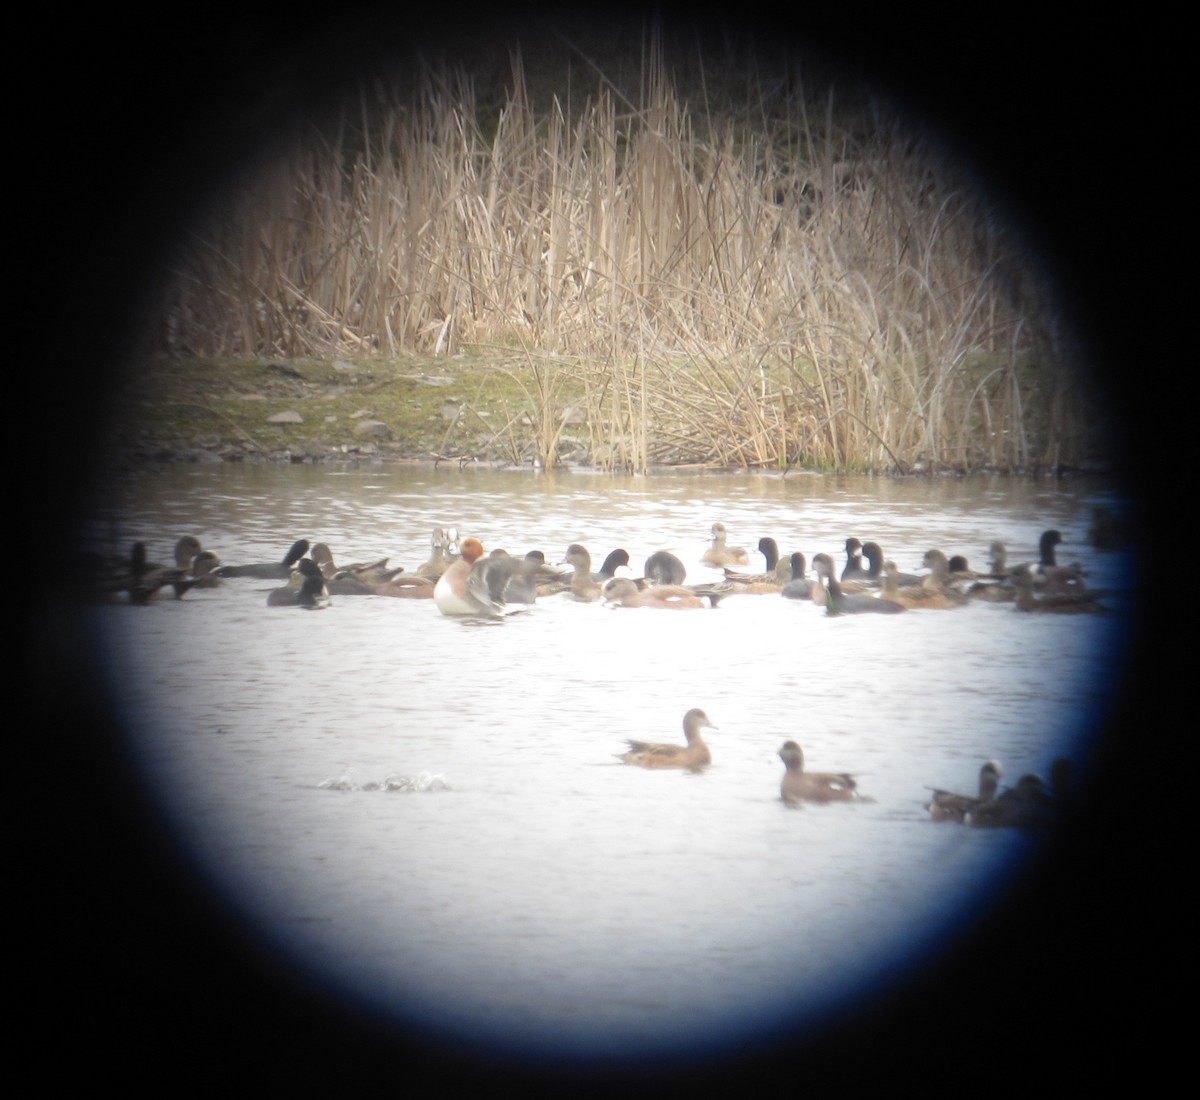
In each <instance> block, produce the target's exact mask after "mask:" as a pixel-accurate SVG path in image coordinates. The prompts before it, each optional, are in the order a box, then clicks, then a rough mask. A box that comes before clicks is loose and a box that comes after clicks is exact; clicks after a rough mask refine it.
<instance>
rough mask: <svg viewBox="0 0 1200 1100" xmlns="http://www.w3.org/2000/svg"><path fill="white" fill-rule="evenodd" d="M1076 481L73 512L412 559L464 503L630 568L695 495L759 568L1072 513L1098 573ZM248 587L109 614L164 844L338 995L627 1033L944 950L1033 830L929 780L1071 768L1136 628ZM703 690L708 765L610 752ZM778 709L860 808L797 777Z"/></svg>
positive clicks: (463, 1019) (293, 470) (457, 519)
mask: <svg viewBox="0 0 1200 1100" xmlns="http://www.w3.org/2000/svg"><path fill="white" fill-rule="evenodd" d="M1097 503H1109V498H1107V497H1106V496H1105V495H1104V494H1103V492H1102V491H1101V490H1100V489H1098V488H1097V487H1096V486H1088V485H1082V484H1067V485H1065V486H1062V485H1057V484H1036V483H1026V482H1014V481H1009V480H998V481H996V482H984V481H956V480H946V481H929V480H926V481H891V480H861V481H853V480H844V479H836V478H815V477H809V476H803V475H799V476H797V475H789V476H788V477H786V478H779V477H770V476H733V475H730V476H701V477H696V476H655V477H650V478H641V479H619V478H618V479H612V478H608V477H597V476H588V475H581V474H570V475H560V476H556V477H554V478H547V477H536V476H533V475H531V474H529V473H528V472H524V473H520V472H494V471H472V470H466V471H463V472H461V473H460V472H458V471H453V470H451V471H436V472H435V471H413V470H406V469H395V468H385V467H375V468H367V469H362V468H348V469H325V468H319V467H298V468H297V467H271V468H261V467H256V468H241V467H232V466H214V467H209V466H201V467H171V468H166V469H161V470H160V469H155V470H154V471H153V474H152V475H148V474H145V473H143V474H141V475H138V476H130V477H129V478H128V479H127V480H125V481H123V482H121V483H118V484H116V485H114V486H113V490H112V495H111V498H110V499H109V500H108V501H107V502H106V506H105V507H104V508H103V509H100V510H98V513H97V517H96V521H95V523H94V526H93V535H94V538H95V540H96V541H97V542H100V543H106V544H111V545H113V546H115V547H119V548H124V547H126V546H127V545H128V544H129V543H131V542H132V541H133V540H134V539H135V538H141V539H145V540H146V541H147V542H148V543H149V544H150V547H151V550H152V556H155V557H157V558H159V559H160V560H165V559H167V557H168V555H169V552H170V548H171V547H172V546H173V544H174V541H175V539H176V538H177V537H178V536H179V535H181V534H184V533H190V534H194V535H197V536H198V537H199V538H200V539H201V540H202V542H203V543H204V545H205V546H206V547H208V548H211V549H214V550H216V551H218V552H219V553H220V554H221V556H222V558H223V560H224V561H226V562H228V563H231V564H236V563H239V562H245V561H260V560H273V559H277V558H279V557H280V556H281V555H282V554H283V552H284V550H285V549H286V548H287V546H288V545H290V543H291V542H292V540H293V539H294V538H296V537H300V536H305V537H308V538H310V539H311V540H313V541H317V540H323V541H326V542H328V543H330V544H331V546H332V548H333V551H334V553H335V555H336V556H337V558H338V560H339V561H346V562H349V561H352V560H373V559H374V558H376V557H379V556H383V555H388V556H389V557H391V559H392V561H393V563H394V564H405V565H408V566H410V567H415V566H416V565H418V564H419V563H420V562H422V561H424V560H425V558H426V557H428V552H429V532H430V530H431V529H432V528H433V527H435V526H442V525H448V524H454V525H456V526H457V527H458V528H459V530H460V532H462V533H463V534H464V535H465V534H468V533H470V534H474V535H476V536H477V537H479V538H481V540H482V541H483V542H484V545H485V547H486V548H487V549H489V550H490V549H491V548H493V547H496V546H503V547H505V548H506V549H508V550H510V551H511V552H513V553H524V551H525V550H527V549H530V548H532V547H535V546H536V547H538V548H541V549H543V550H544V551H545V552H546V555H547V558H548V559H549V560H551V561H557V560H559V559H560V558H561V556H562V554H563V552H564V551H565V549H566V547H567V545H568V544H569V543H571V542H582V543H583V544H585V545H586V546H587V547H588V548H589V549H590V550H591V552H592V556H593V559H594V560H595V561H596V562H597V563H598V562H599V561H600V560H601V559H602V558H603V556H604V555H605V554H606V553H607V552H608V551H609V550H610V549H613V548H614V547H617V546H623V547H625V548H626V549H627V550H628V551H629V554H630V557H631V559H632V562H633V567H634V570H635V571H636V572H640V567H641V564H642V562H643V560H644V558H645V556H646V555H647V554H649V553H650V552H652V551H654V550H657V549H671V550H673V551H674V552H675V553H677V554H678V555H679V556H680V557H681V558H683V560H684V562H685V564H686V565H687V568H688V579H689V580H701V579H711V578H713V577H714V576H715V574H714V573H713V571H711V570H706V569H705V568H704V567H703V566H702V565H701V564H700V563H699V558H700V555H701V554H702V553H703V551H704V549H705V548H706V546H707V535H708V530H709V527H710V526H711V524H712V522H713V521H714V520H718V519H719V520H721V521H723V522H724V523H725V524H726V525H727V526H728V528H729V531H730V544H731V545H743V546H746V547H748V548H749V549H750V550H751V557H752V561H754V562H757V561H761V559H760V558H759V557H758V556H757V555H756V554H754V552H753V547H754V546H755V544H756V543H757V541H758V538H759V537H760V536H761V535H766V534H769V535H772V536H773V537H775V538H776V539H777V540H778V541H779V543H780V546H781V549H783V550H784V551H785V552H790V551H791V550H793V549H800V550H803V551H804V552H805V553H806V554H807V556H808V557H809V558H810V559H811V557H812V555H813V554H814V553H816V552H817V551H819V550H825V551H828V552H830V553H834V554H836V556H837V558H838V560H839V562H840V560H841V556H842V555H841V546H842V544H843V542H844V541H845V539H846V537H847V536H848V535H856V536H857V537H859V538H861V539H864V540H866V539H874V540H875V541H878V542H880V543H881V544H882V545H883V547H884V550H885V553H886V554H887V555H888V556H889V557H891V558H894V559H895V560H896V562H897V563H898V565H899V566H900V568H901V569H903V570H909V571H916V570H917V569H919V567H920V563H921V558H922V556H923V554H924V552H925V550H927V549H929V548H930V547H931V546H938V547H940V548H942V549H944V550H945V551H946V552H947V553H965V554H966V555H967V556H968V557H969V558H970V559H971V561H972V563H973V564H975V565H976V566H979V567H983V566H985V565H986V558H987V548H988V545H989V544H990V542H991V541H992V540H994V539H997V538H1000V539H1003V540H1004V541H1005V542H1006V543H1007V545H1008V549H1009V560H1010V562H1018V561H1022V560H1029V559H1032V558H1035V557H1036V546H1037V539H1038V536H1039V535H1040V534H1041V532H1042V531H1043V530H1045V529H1046V528H1048V527H1057V528H1059V529H1060V530H1061V531H1062V532H1063V535H1064V545H1063V546H1062V547H1060V561H1072V560H1076V559H1078V560H1082V561H1083V562H1084V563H1085V565H1086V566H1087V567H1088V569H1089V571H1090V573H1089V582H1090V583H1091V584H1093V585H1094V586H1097V587H1120V586H1122V585H1125V584H1126V581H1127V579H1126V577H1125V576H1124V572H1125V570H1126V568H1127V563H1126V562H1125V561H1124V559H1123V558H1121V557H1120V556H1118V555H1113V554H1106V555H1102V554H1098V553H1096V552H1094V551H1092V550H1091V548H1090V547H1088V546H1087V545H1086V544H1085V543H1084V536H1085V533H1086V530H1087V526H1088V523H1089V521H1090V508H1091V506H1092V505H1093V504H1097ZM756 568H757V566H756ZM271 587H273V583H272V582H263V581H254V580H230V581H227V582H226V583H225V584H224V585H223V586H222V587H220V588H218V589H215V590H211V591H194V592H192V593H189V594H188V596H186V597H185V598H184V599H183V600H179V601H176V600H170V599H167V600H162V601H160V602H158V603H157V604H155V605H154V606H152V607H148V608H141V607H130V606H120V605H118V606H110V607H102V608H97V609H96V610H95V612H94V620H95V622H96V624H97V627H98V629H99V630H100V631H101V634H102V636H103V637H104V638H105V639H106V642H107V646H106V649H107V652H108V654H109V664H110V668H111V678H112V681H113V683H114V684H115V685H116V688H117V692H118V695H119V697H120V699H121V700H122V708H123V711H124V713H125V715H126V716H127V723H126V724H127V726H128V729H129V739H130V745H131V749H132V754H133V757H134V759H135V760H136V761H137V765H138V768H139V770H140V773H141V775H142V776H143V777H144V782H145V785H146V788H147V789H148V790H149V791H150V792H151V794H152V797H153V799H154V800H155V801H156V803H157V804H158V806H159V807H160V810H161V813H162V814H163V815H164V817H165V819H166V821H167V822H168V824H169V828H170V831H171V833H172V835H173V837H174V838H175V840H176V842H177V843H178V845H179V847H180V849H181V851H182V852H184V853H186V854H187V855H188V857H189V858H190V859H191V860H192V861H193V863H194V865H195V867H196V868H197V871H198V873H199V874H201V875H202V876H204V877H205V878H206V879H208V880H210V881H211V882H213V883H214V889H215V890H216V892H217V893H218V894H219V896H220V897H221V899H222V900H223V902H224V903H225V904H227V905H228V906H230V907H231V908H232V909H233V910H234V911H235V912H236V913H237V914H238V915H239V918H240V919H241V920H243V921H244V922H246V924H247V925H248V926H249V927H251V928H252V929H254V930H255V932H256V934H258V935H260V936H261V937H262V938H263V940H264V941H265V942H267V943H269V944H270V945H271V947H272V950H273V951H276V952H278V953H279V954H280V955H281V956H283V957H284V958H285V959H286V960H287V961H288V964H289V965H291V966H294V967H295V968H296V969H297V970H298V971H299V972H301V973H303V974H304V975H306V976H307V977H308V978H309V979H311V980H312V981H314V982H316V983H317V984H318V985H320V986H322V987H323V988H326V989H329V990H331V991H332V995H334V996H337V997H344V998H348V999H350V1000H351V1001H353V1002H355V1003H363V1004H366V1005H368V1006H369V1007H370V1009H371V1010H372V1011H373V1012H374V1013H376V1014H377V1015H378V1016H380V1017H381V1018H383V1019H384V1020H388V1021H395V1022H396V1023H398V1024H400V1025H403V1026H414V1025H420V1026H423V1027H429V1028H432V1029H433V1031H434V1033H437V1034H441V1035H444V1036H448V1037H449V1038H450V1039H451V1040H452V1041H455V1042H463V1043H467V1044H469V1045H471V1046H472V1047H475V1048H494V1049H510V1050H524V1051H536V1052H553V1053H555V1054H560V1055H564V1054H565V1055H566V1056H568V1057H576V1056H587V1057H599V1058H601V1059H613V1060H620V1059H625V1058H630V1057H636V1056H646V1057H654V1056H659V1055H662V1054H664V1053H682V1054H685V1055H686V1054H687V1053H688V1052H689V1051H692V1050H696V1049H700V1048H703V1049H706V1050H710V1051H711V1050H713V1049H720V1048H722V1047H724V1046H728V1047H734V1046H738V1045H744V1044H746V1043H747V1042H749V1041H752V1040H762V1039H763V1038H765V1037H769V1036H770V1035H771V1034H773V1033H774V1032H776V1031H777V1030H779V1029H784V1028H786V1029H789V1030H792V1031H795V1030H796V1029H803V1028H805V1027H809V1026H813V1025H814V1023H815V1021H817V1020H826V1019H828V1018H829V1016H830V1015H831V1014H833V1013H836V1012H839V1011H853V1010H854V1008H855V1006H856V1005H858V1004H860V1003H861V999H862V998H864V997H870V996H873V995H875V994H877V993H879V992H880V991H883V990H886V989H887V988H888V987H889V985H891V984H894V983H895V982H896V981H899V980H902V979H903V978H904V976H905V975H906V974H907V973H908V972H909V971H910V969H911V968H915V967H919V966H920V965H922V962H923V960H925V959H926V958H928V957H929V956H930V955H931V953H936V952H937V951H939V950H942V949H943V948H944V947H945V946H946V945H947V944H949V943H953V942H954V940H955V938H956V937H957V936H959V935H961V934H962V933H963V931H964V930H965V929H967V928H968V927H969V926H970V924H971V922H972V920H974V919H977V918H978V917H979V916H980V915H981V914H982V913H984V912H985V911H986V906H987V902H988V899H991V898H993V897H995V896H997V891H1000V892H1001V893H1002V892H1003V888H1004V884H1005V883H1006V882H1008V881H1010V880H1011V879H1012V878H1013V877H1014V876H1015V875H1016V874H1017V873H1018V871H1019V868H1020V867H1021V866H1022V864H1023V863H1024V862H1025V861H1027V860H1028V859H1029V858H1031V855H1032V852H1033V849H1034V846H1035V845H1036V843H1037V841H1036V839H1034V838H1030V837H1027V836H1023V835H1017V834H1015V833H1006V832H999V831H997V832H990V831H976V830H968V829H964V828H962V827H958V826H953V825H935V824H933V823H931V822H930V821H929V820H928V818H927V816H926V814H925V812H924V809H923V806H924V803H925V800H926V798H927V794H928V792H927V790H926V787H927V786H931V785H932V786H939V787H949V788H953V789H956V790H966V791H970V790H973V789H974V787H975V785H976V782H977V774H978V769H979V766H980V764H981V763H982V762H983V760H985V759H987V758H989V757H994V758H997V759H999V760H1000V761H1001V763H1002V764H1003V767H1004V770H1005V776H1006V779H1007V780H1009V781H1012V782H1015V780H1016V779H1017V778H1018V777H1019V776H1020V775H1021V774H1023V773H1025V772H1028V771H1035V772H1039V773H1041V774H1043V775H1045V774H1046V773H1047V771H1048V768H1049V764H1050V762H1051V761H1052V760H1053V758H1054V757H1056V756H1058V755H1064V754H1065V755H1068V756H1070V757H1071V758H1072V759H1073V761H1074V762H1075V763H1076V765H1077V774H1079V775H1081V776H1083V777H1086V773H1087V767H1088V763H1089V759H1090V755H1091V750H1092V746H1091V743H1090V738H1089V734H1090V731H1091V729H1092V727H1093V725H1094V724H1095V721H1096V718H1097V716H1098V715H1099V714H1100V713H1101V712H1102V711H1103V709H1104V707H1105V705H1106V703H1107V702H1108V700H1109V694H1110V691H1111V688H1112V685H1113V684H1114V683H1115V682H1116V681H1117V680H1118V678H1119V671H1120V662H1121V656H1122V654H1121V647H1120V644H1119V641H1120V638H1121V636H1122V630H1123V626H1124V618H1123V616H1122V615H1121V614H1117V615H1114V616H1111V617H1095V616H1036V615H1021V614H1017V613H1015V612H1014V611H1013V609H1012V607H1011V605H1002V606H992V605H985V604H973V605H970V606H967V607H965V608H962V609H957V610H954V611H949V612H947V611H914V612H910V613H908V614H906V615H899V616H870V615H868V616H857V617H845V618H832V619H831V618H828V617H826V616H825V615H824V614H823V613H822V612H821V611H820V610H819V609H818V608H816V607H814V606H812V605H810V604H797V603H794V602H791V601H786V600H783V599H782V598H779V597H774V596H742V597H737V598H732V599H729V600H727V601H725V602H724V603H723V604H722V606H721V607H720V608H718V609H716V610H706V611H694V612H685V613H675V614H664V613H661V612H659V613H656V612H653V611H649V610H631V609H612V608H606V607H602V606H600V605H598V604H591V605H584V604H579V603H576V602H573V601H571V600H570V599H569V598H568V597H566V596H560V597H552V598H549V599H544V600H542V601H539V603H538V605H537V607H536V608H535V609H534V610H533V611H532V612H530V613H529V614H527V615H521V616H515V617H513V618H512V619H509V620H506V621H504V622H502V623H496V624H479V623H473V622H467V621H459V620H453V619H447V618H444V617H443V616H441V615H440V614H439V613H438V612H437V610H436V608H435V607H434V605H433V603H432V602H431V601H424V600H396V599H386V598H380V597H360V598H352V597H344V598H338V599H335V600H334V603H333V606H332V607H331V608H329V609H328V610H325V611H320V612H316V613H310V612H304V611H297V610H291V609H268V608H267V607H266V591H267V590H268V589H269V588H271ZM1117 606H1120V601H1118V604H1117ZM692 706H701V707H703V708H704V709H705V710H706V711H707V713H708V714H709V716H710V718H711V719H712V720H713V721H714V722H715V723H716V724H717V725H718V726H719V727H720V728H719V730H716V731H710V732H709V733H708V734H706V740H707V741H708V743H709V745H710V747H711V749H712V752H713V758H714V763H713V766H712V767H711V768H710V769H709V770H708V771H706V772H705V773H704V774H700V775H693V774H690V773H682V774H679V773H672V772H647V771H642V770H640V769H635V768H629V767H626V766H624V765H622V764H620V763H619V762H618V761H617V760H616V759H615V754H617V753H618V752H620V751H621V750H622V748H623V747H624V746H623V741H624V739H625V738H628V737H637V738H648V739H652V740H676V739H681V738H682V732H681V729H680V723H681V719H682V715H683V713H684V711H685V710H687V709H688V708H689V707H692ZM787 739H794V740H796V741H798V742H799V743H800V744H801V745H802V746H803V747H804V750H805V754H806V758H807V762H808V766H809V767H810V768H812V769H813V770H838V771H841V770H847V771H852V772H854V773H855V774H856V775H857V776H858V778H859V786H860V789H861V790H862V791H863V793H864V794H865V795H867V796H868V797H869V799H870V801H865V802H863V803H860V804H852V805H833V806H812V807H804V808H802V809H798V810H797V809H790V808H788V807H786V806H784V805H783V803H782V802H781V801H780V799H779V797H778V793H779V780H780V778H781V775H782V770H783V769H782V764H781V763H780V761H779V759H778V757H777V756H776V753H777V751H778V749H779V747H780V745H781V744H782V742H783V741H784V740H787ZM389 787H391V788H395V789H388V788H389Z"/></svg>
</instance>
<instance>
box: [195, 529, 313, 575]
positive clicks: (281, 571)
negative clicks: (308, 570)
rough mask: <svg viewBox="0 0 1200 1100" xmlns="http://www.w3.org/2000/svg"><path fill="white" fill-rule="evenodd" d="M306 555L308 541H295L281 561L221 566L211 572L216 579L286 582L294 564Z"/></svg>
mask: <svg viewBox="0 0 1200 1100" xmlns="http://www.w3.org/2000/svg"><path fill="white" fill-rule="evenodd" d="M307 553H308V539H297V540H296V541H295V542H294V543H292V548H291V549H290V550H289V551H288V552H287V553H286V554H285V555H284V557H283V560H282V561H273V562H258V563H254V564H252V565H222V566H221V567H220V568H219V569H214V570H213V572H214V573H215V574H216V575H217V576H218V577H257V578H258V579H260V580H287V579H288V577H290V576H291V575H292V569H293V568H294V567H295V565H296V563H297V562H298V561H299V560H300V559H301V558H302V557H304V555H305V554H307Z"/></svg>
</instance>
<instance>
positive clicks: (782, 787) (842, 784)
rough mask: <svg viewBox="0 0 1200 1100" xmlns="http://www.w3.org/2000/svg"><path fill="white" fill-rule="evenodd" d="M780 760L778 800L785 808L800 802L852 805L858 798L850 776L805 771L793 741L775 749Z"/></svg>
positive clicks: (799, 753) (856, 785)
mask: <svg viewBox="0 0 1200 1100" xmlns="http://www.w3.org/2000/svg"><path fill="white" fill-rule="evenodd" d="M779 759H780V760H782V761H783V764H784V768H785V769H786V770H785V771H784V773H783V781H782V782H781V783H780V784H779V797H780V798H782V799H783V800H784V802H786V803H787V804H788V805H789V806H795V805H797V804H798V803H800V802H854V801H856V800H857V799H858V797H859V795H858V784H857V783H855V781H854V777H853V776H852V775H846V774H845V773H836V772H806V771H805V770H804V750H803V749H802V748H800V746H799V745H797V744H796V742H795V741H785V742H784V743H783V748H781V749H780V750H779Z"/></svg>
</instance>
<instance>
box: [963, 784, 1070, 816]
mask: <svg viewBox="0 0 1200 1100" xmlns="http://www.w3.org/2000/svg"><path fill="white" fill-rule="evenodd" d="M1060 809H1061V807H1060V805H1059V803H1058V800H1057V799H1056V798H1055V797H1054V795H1052V794H1051V793H1050V792H1049V791H1047V790H1046V784H1045V783H1044V782H1043V781H1042V779H1041V777H1040V776H1037V775H1033V774H1029V775H1023V776H1021V778H1020V779H1019V780H1017V785H1016V786H1015V787H1010V788H1009V789H1008V790H1006V791H1004V792H1003V793H1001V794H1000V795H998V796H997V797H996V798H993V799H990V800H989V801H987V802H981V803H980V804H979V805H978V806H976V807H974V808H973V809H972V810H970V811H969V812H968V813H967V817H966V822H967V824H968V825H973V826H974V827H975V828H977V829H1004V828H1015V829H1037V828H1046V827H1047V826H1050V825H1054V824H1055V823H1057V822H1058V820H1059V818H1060Z"/></svg>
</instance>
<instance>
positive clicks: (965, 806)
mask: <svg viewBox="0 0 1200 1100" xmlns="http://www.w3.org/2000/svg"><path fill="white" fill-rule="evenodd" d="M1003 775H1004V772H1003V771H1002V770H1001V768H1000V765H999V764H998V763H997V762H996V761H995V760H988V761H987V762H985V763H984V765H983V767H981V768H980V769H979V794H977V795H969V794H954V793H953V792H951V791H943V790H939V789H938V788H937V787H930V788H929V789H930V790H931V791H933V798H932V799H930V801H929V805H928V806H927V807H926V809H927V810H928V811H929V816H930V818H931V819H932V820H934V821H958V822H963V821H966V819H967V815H968V814H970V813H972V812H973V811H974V810H976V809H978V808H979V806H980V805H982V804H983V803H984V802H991V801H992V799H994V798H995V797H996V786H997V784H998V783H999V781H1000V778H1001V776H1003Z"/></svg>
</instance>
